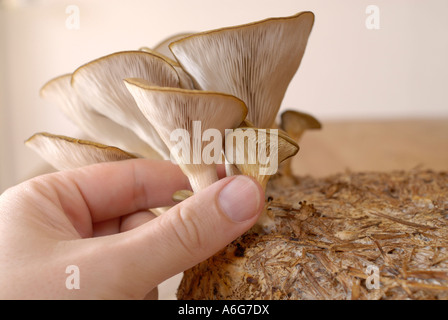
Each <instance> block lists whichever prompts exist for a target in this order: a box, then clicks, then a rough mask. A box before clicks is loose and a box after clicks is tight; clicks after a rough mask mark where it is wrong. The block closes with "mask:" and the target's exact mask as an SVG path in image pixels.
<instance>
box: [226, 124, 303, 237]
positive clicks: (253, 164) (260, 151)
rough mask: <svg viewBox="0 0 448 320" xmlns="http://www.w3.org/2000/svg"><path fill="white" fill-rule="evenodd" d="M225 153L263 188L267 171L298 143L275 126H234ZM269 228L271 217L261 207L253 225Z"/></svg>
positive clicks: (272, 225) (291, 153)
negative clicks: (268, 127)
mask: <svg viewBox="0 0 448 320" xmlns="http://www.w3.org/2000/svg"><path fill="white" fill-rule="evenodd" d="M225 150H226V152H225V154H226V158H227V161H228V162H230V163H233V164H234V165H235V166H236V167H237V168H238V169H239V171H240V172H241V174H244V175H247V176H250V177H252V178H254V179H255V180H257V181H258V182H259V183H260V184H261V186H262V188H263V190H266V186H267V183H268V180H269V178H270V177H271V175H273V174H275V173H276V171H277V169H278V166H279V164H280V163H281V162H283V161H284V160H286V159H288V158H290V157H292V156H294V155H295V154H296V153H297V152H298V151H299V146H298V145H297V144H296V143H295V142H294V141H293V140H291V138H289V137H288V136H287V135H285V134H284V133H283V132H281V131H278V130H276V129H259V128H238V129H235V130H234V131H233V132H232V133H230V134H228V135H227V136H226V143H225ZM255 228H256V229H260V228H261V229H262V230H263V231H265V232H269V231H272V230H274V229H275V221H274V219H273V217H272V216H271V215H270V213H269V212H268V210H267V209H266V207H265V209H264V210H263V212H262V214H261V215H260V217H259V218H258V221H257V223H256V226H255Z"/></svg>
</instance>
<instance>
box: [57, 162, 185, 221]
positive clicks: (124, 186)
mask: <svg viewBox="0 0 448 320" xmlns="http://www.w3.org/2000/svg"><path fill="white" fill-rule="evenodd" d="M59 174H61V175H63V177H64V178H65V179H64V180H65V181H68V182H67V183H69V184H70V183H71V184H72V186H73V187H74V188H73V190H72V191H70V188H69V190H66V189H65V190H64V189H61V188H55V189H57V190H56V191H57V192H58V197H59V199H60V202H61V204H62V206H63V207H64V211H65V212H66V213H68V214H70V211H73V209H71V208H78V210H79V201H80V200H82V201H83V202H85V205H86V207H87V209H88V211H89V213H90V216H91V219H92V222H93V223H95V222H100V221H105V220H109V219H113V218H117V217H120V216H123V215H126V214H129V213H133V212H137V211H141V210H147V209H150V208H157V207H163V206H172V205H174V204H175V203H174V202H173V201H172V198H171V197H172V195H173V193H174V192H175V191H177V190H181V189H190V184H189V182H188V179H187V177H186V176H185V175H184V174H183V173H182V171H181V170H180V168H179V167H178V166H176V165H174V164H172V163H171V162H170V161H163V160H158V161H156V160H145V159H133V160H125V161H118V162H111V163H101V164H96V165H92V166H88V167H84V168H80V169H76V170H71V171H63V172H60V173H59ZM67 191H69V192H67ZM80 197H82V199H80ZM75 214H76V215H79V214H80V212H77V213H75Z"/></svg>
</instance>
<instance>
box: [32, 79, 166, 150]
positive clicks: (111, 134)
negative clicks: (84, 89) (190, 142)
mask: <svg viewBox="0 0 448 320" xmlns="http://www.w3.org/2000/svg"><path fill="white" fill-rule="evenodd" d="M71 78H72V75H71V74H65V75H62V76H59V77H57V78H54V79H52V80H50V81H49V82H47V83H46V84H45V85H44V86H43V87H42V89H41V90H40V95H41V97H42V98H43V99H44V100H46V101H50V103H52V104H54V105H55V106H56V107H58V108H59V109H60V110H61V111H62V112H63V113H64V114H65V115H66V116H67V117H68V118H69V119H70V120H72V121H73V122H74V123H75V124H76V125H77V126H78V127H79V128H80V129H81V130H82V131H83V132H84V133H85V134H86V135H87V136H88V138H89V139H93V140H95V141H98V142H100V143H104V144H106V145H111V146H112V145H113V146H117V147H119V148H121V149H125V150H129V151H131V152H133V153H137V154H140V155H141V156H143V157H145V158H149V159H162V157H161V155H160V154H159V153H158V152H156V151H155V150H154V149H152V148H151V147H150V146H149V145H148V144H147V143H145V142H144V141H143V140H142V139H140V138H139V137H138V136H137V135H136V134H135V133H134V132H133V131H131V130H130V129H128V128H126V127H124V126H122V125H119V124H118V123H116V122H114V121H112V120H111V119H109V118H108V117H106V116H104V115H103V114H100V113H98V112H97V111H95V110H94V109H93V108H92V107H90V105H89V104H88V103H86V102H85V101H83V100H82V99H81V98H80V97H79V96H78V94H77V93H76V91H75V90H74V89H73V88H72V86H71V84H70V81H71Z"/></svg>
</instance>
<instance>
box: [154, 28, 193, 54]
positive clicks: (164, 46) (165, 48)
mask: <svg viewBox="0 0 448 320" xmlns="http://www.w3.org/2000/svg"><path fill="white" fill-rule="evenodd" d="M192 34H193V33H192V32H189V33H185V32H184V33H178V34H175V35H173V36H171V37H168V38H166V39H165V40H163V41H161V42H159V43H158V44H157V45H156V46H155V47H154V49H153V50H154V51H156V52H159V53H161V54H163V55H164V56H165V57H167V58H169V59H171V60H174V61H176V57H175V56H174V55H173V53H172V52H171V50H170V48H169V45H170V44H171V43H172V42H174V41H177V40H180V39H183V38H185V37H188V36H190V35H192Z"/></svg>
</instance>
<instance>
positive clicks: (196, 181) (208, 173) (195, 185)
mask: <svg viewBox="0 0 448 320" xmlns="http://www.w3.org/2000/svg"><path fill="white" fill-rule="evenodd" d="M180 166H181V169H182V171H183V172H194V174H190V175H188V180H189V181H190V185H191V188H192V189H193V192H194V193H196V192H199V191H201V190H202V189H205V188H207V187H208V186H209V185H211V184H213V183H215V182H216V181H218V180H219V179H218V174H217V172H216V166H215V165H196V164H191V165H188V164H187V165H185V164H184V165H180ZM192 167H196V169H193V168H192Z"/></svg>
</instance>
